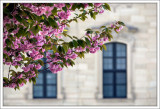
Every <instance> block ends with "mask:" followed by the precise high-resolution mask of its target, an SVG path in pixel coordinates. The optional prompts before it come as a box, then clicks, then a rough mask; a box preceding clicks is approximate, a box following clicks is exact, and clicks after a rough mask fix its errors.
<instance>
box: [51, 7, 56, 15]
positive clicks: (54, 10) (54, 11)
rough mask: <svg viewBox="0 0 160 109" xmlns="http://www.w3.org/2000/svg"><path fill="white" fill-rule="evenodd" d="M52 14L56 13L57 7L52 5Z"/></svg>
mask: <svg viewBox="0 0 160 109" xmlns="http://www.w3.org/2000/svg"><path fill="white" fill-rule="evenodd" d="M52 14H53V15H57V8H56V7H54V9H53V10H52Z"/></svg>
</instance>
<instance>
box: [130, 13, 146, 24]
mask: <svg viewBox="0 0 160 109" xmlns="http://www.w3.org/2000/svg"><path fill="white" fill-rule="evenodd" d="M145 21H146V19H145V16H142V15H133V16H131V22H134V23H144V22H145Z"/></svg>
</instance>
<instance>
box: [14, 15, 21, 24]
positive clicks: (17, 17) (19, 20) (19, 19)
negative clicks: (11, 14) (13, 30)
mask: <svg viewBox="0 0 160 109" xmlns="http://www.w3.org/2000/svg"><path fill="white" fill-rule="evenodd" d="M15 18H16V19H17V20H18V22H22V18H21V17H20V16H19V15H18V14H17V15H16V16H15Z"/></svg>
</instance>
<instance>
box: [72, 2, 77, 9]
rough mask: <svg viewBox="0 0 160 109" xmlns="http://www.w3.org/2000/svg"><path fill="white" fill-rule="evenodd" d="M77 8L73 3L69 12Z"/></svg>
mask: <svg viewBox="0 0 160 109" xmlns="http://www.w3.org/2000/svg"><path fill="white" fill-rule="evenodd" d="M76 8H77V4H76V3H74V4H73V5H72V8H71V10H73V11H74V10H75V9H76Z"/></svg>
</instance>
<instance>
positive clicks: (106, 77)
mask: <svg viewBox="0 0 160 109" xmlns="http://www.w3.org/2000/svg"><path fill="white" fill-rule="evenodd" d="M103 82H104V84H112V83H113V73H108V72H107V73H104V74H103Z"/></svg>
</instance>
